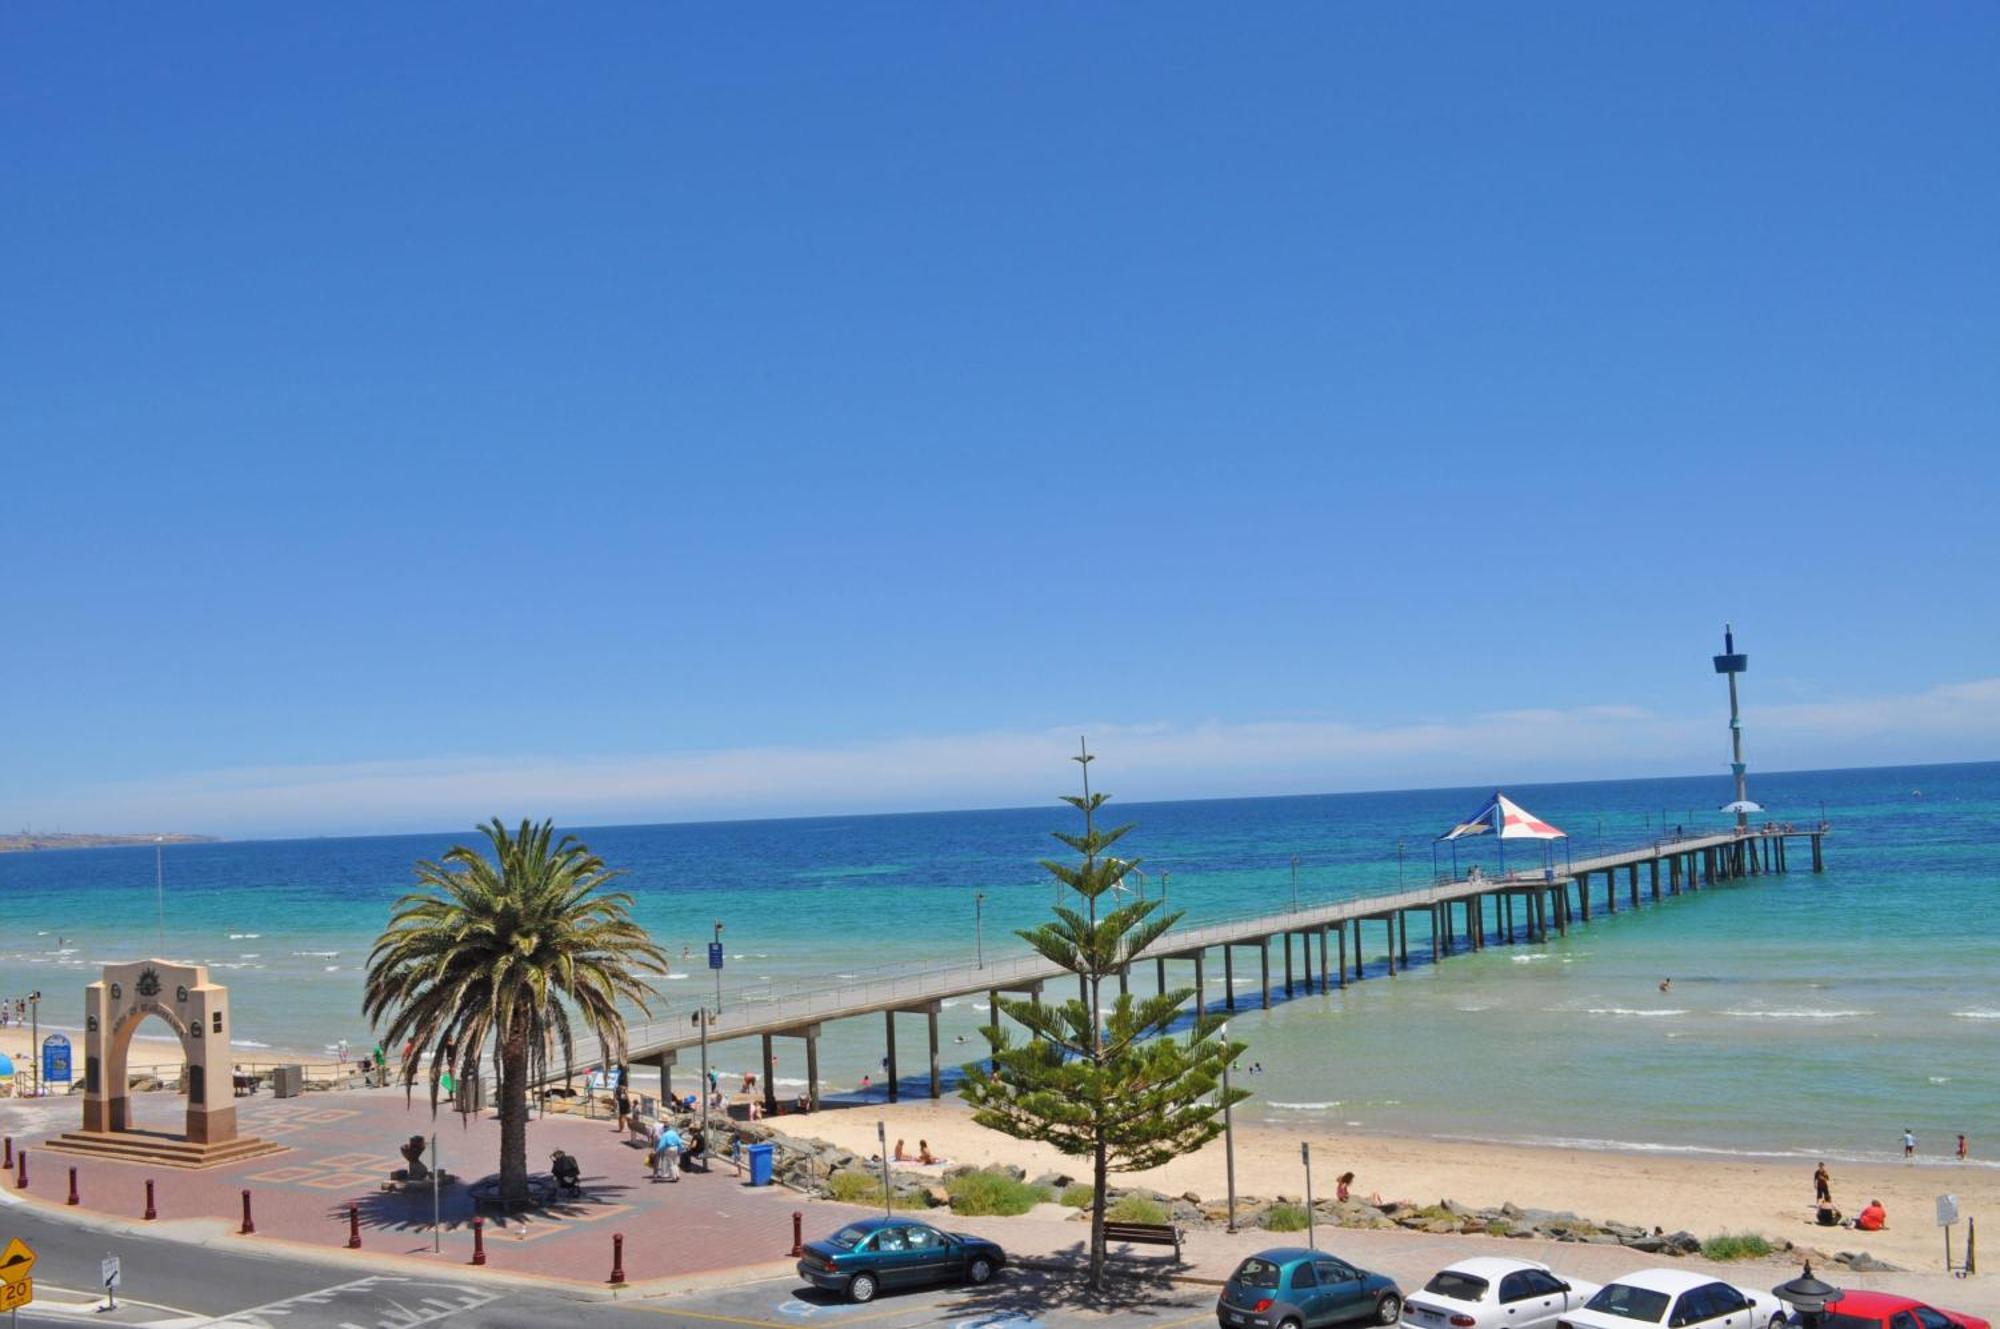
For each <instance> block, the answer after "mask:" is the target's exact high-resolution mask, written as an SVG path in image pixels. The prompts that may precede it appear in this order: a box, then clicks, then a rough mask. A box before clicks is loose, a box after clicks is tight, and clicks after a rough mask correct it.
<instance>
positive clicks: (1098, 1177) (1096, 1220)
mask: <svg viewBox="0 0 2000 1329" xmlns="http://www.w3.org/2000/svg"><path fill="white" fill-rule="evenodd" d="M1090 1175H1091V1188H1090V1274H1089V1279H1088V1281H1089V1283H1090V1289H1091V1291H1093V1292H1102V1291H1103V1290H1104V1187H1105V1185H1106V1183H1108V1182H1109V1181H1110V1180H1111V1159H1110V1156H1109V1153H1108V1152H1107V1150H1106V1149H1105V1147H1104V1131H1103V1130H1102V1128H1100V1129H1099V1130H1098V1132H1097V1152H1096V1155H1095V1157H1094V1158H1093V1160H1092V1163H1091V1173H1090Z"/></svg>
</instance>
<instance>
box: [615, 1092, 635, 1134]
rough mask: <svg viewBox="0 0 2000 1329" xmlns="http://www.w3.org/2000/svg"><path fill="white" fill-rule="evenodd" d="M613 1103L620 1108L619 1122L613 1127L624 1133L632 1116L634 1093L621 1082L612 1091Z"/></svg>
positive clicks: (619, 1132) (616, 1130)
mask: <svg viewBox="0 0 2000 1329" xmlns="http://www.w3.org/2000/svg"><path fill="white" fill-rule="evenodd" d="M611 1103H612V1106H613V1107H615V1108H617V1109H618V1124H617V1125H616V1126H613V1127H612V1128H611V1129H612V1130H613V1131H615V1132H617V1133H618V1134H620V1135H623V1134H624V1133H625V1127H626V1123H627V1122H628V1121H629V1120H630V1118H631V1116H632V1094H631V1092H630V1091H629V1090H627V1089H626V1088H625V1086H624V1085H622V1084H621V1085H619V1086H618V1088H617V1089H616V1090H614V1091H613V1092H612V1095H611Z"/></svg>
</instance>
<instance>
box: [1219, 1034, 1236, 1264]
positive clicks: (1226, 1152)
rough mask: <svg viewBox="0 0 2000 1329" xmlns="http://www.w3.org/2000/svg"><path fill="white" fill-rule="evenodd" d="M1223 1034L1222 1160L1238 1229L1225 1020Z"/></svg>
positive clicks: (1233, 1122) (1232, 1218)
mask: <svg viewBox="0 0 2000 1329" xmlns="http://www.w3.org/2000/svg"><path fill="white" fill-rule="evenodd" d="M1221 1036H1222V1162H1223V1173H1224V1175H1225V1176H1226V1177H1227V1178H1228V1183H1229V1228H1228V1230H1229V1231H1231V1232H1234V1231H1235V1230H1236V1114H1235V1113H1234V1112H1233V1111H1231V1102H1230V1097H1229V1063H1230V1062H1231V1061H1233V1060H1235V1059H1234V1058H1233V1057H1231V1056H1230V1055H1229V1025H1228V1023H1227V1022H1224V1024H1223V1026H1222V1030H1221Z"/></svg>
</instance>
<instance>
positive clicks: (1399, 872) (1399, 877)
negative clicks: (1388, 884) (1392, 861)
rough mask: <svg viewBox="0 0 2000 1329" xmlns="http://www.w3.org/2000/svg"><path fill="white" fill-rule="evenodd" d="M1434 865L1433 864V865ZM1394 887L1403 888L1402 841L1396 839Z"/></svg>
mask: <svg viewBox="0 0 2000 1329" xmlns="http://www.w3.org/2000/svg"><path fill="white" fill-rule="evenodd" d="M1433 866H1435V865H1433ZM1396 889H1397V890H1399V891H1400V890H1402V889H1403V842H1402V841H1401V840H1398V841H1396Z"/></svg>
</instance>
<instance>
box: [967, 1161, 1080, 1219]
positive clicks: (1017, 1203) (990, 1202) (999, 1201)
mask: <svg viewBox="0 0 2000 1329" xmlns="http://www.w3.org/2000/svg"><path fill="white" fill-rule="evenodd" d="M944 1185H945V1190H946V1191H948V1192H949V1193H950V1195H951V1211H952V1212H953V1213H954V1214H963V1215H965V1216H966V1217H968V1218H977V1217H980V1216H982V1215H986V1214H999V1215H1012V1214H1025V1213H1027V1212H1028V1211H1029V1210H1030V1209H1033V1208H1034V1207H1035V1206H1036V1205H1038V1204H1040V1203H1042V1202H1043V1201H1044V1200H1047V1199H1049V1198H1050V1197H1051V1196H1052V1195H1053V1194H1054V1192H1052V1191H1051V1190H1050V1189H1049V1188H1048V1187H1046V1186H1030V1185H1029V1184H1028V1183H1027V1182H1025V1181H1016V1180H1014V1179H1013V1178H1012V1177H1010V1176H1008V1175H1007V1174H1006V1173H1004V1172H968V1173H966V1174H965V1175H964V1176H961V1177H953V1178H952V1179H951V1180H950V1181H947V1182H946V1183H945V1184H944Z"/></svg>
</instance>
